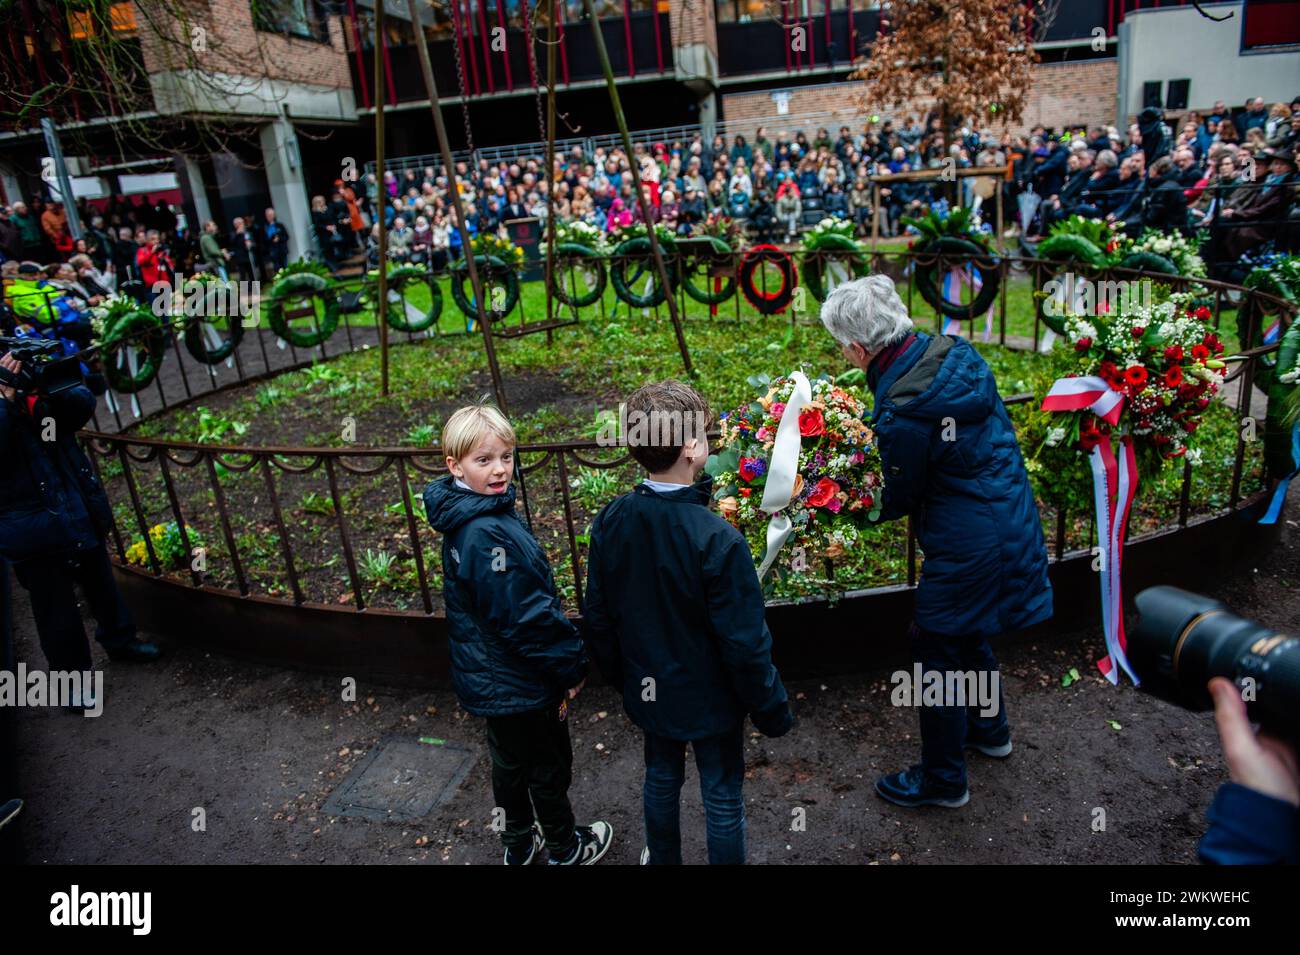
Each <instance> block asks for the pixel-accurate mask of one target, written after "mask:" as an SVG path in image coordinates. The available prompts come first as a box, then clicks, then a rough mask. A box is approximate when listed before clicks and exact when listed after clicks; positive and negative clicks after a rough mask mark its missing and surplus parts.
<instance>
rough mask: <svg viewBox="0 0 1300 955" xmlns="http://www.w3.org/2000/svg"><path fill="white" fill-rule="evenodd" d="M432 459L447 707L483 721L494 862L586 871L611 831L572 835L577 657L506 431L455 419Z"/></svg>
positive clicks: (578, 646)
mask: <svg viewBox="0 0 1300 955" xmlns="http://www.w3.org/2000/svg"><path fill="white" fill-rule="evenodd" d="M442 449H443V453H444V454H446V456H447V468H448V470H449V471H451V474H450V475H449V476H448V477H445V478H442V479H440V480H437V481H431V482H430V483H429V485H428V487H426V488H425V490H424V508H425V513H426V514H427V515H428V518H429V523H430V524H432V525H433V528H434V530H436V531H438V532H439V533H440V534H442V535H443V537H442V569H443V579H444V584H443V597H444V600H445V601H446V605H447V624H448V628H449V630H450V634H451V669H452V682H453V684H454V686H455V688H456V696H457V697H458V698H459V699H460V705H461V706H462V707H464V708H465V709H466V710H467V711H469V712H470V713H473V714H474V715H475V716H482V717H486V719H487V737H488V749H489V751H490V752H491V754H492V793H493V796H494V798H495V799H496V804H497V807H498V808H499V809H502V810H504V811H505V829H504V831H502V833H501V841H502V842H503V843H504V844H505V847H506V851H505V863H506V865H529V864H531V863H532V862H533V861H534V859H535V858H536V857H537V853H538V852H539V851H540V850H541V848H542V843H543V841H544V842H545V845H546V848H547V849H548V851H549V855H550V864H551V865H591V864H593V863H595V862H597V861H598V860H599V859H600V858H601V857H602V856H603V855H604V854H605V852H606V851H608V849H609V845H610V840H611V838H612V837H613V829H611V828H610V826H609V824H608V823H605V822H595V823H592V824H591V825H590V826H575V825H574V819H573V810H572V808H571V807H570V806H569V795H568V791H569V783H570V781H571V780H572V768H573V747H572V745H571V744H570V742H569V724H568V723H567V722H566V721H565V716H566V714H567V710H568V703H569V700H571V699H573V698H574V697H576V696H577V695H578V691H579V690H581V689H582V685H583V683H584V682H586V674H587V654H586V652H585V650H584V649H583V645H582V638H581V637H580V636H579V635H578V631H577V629H576V628H575V627H574V626H573V624H572V623H571V622H570V621H569V619H568V617H566V616H565V615H564V608H563V606H562V605H561V603H560V598H559V597H558V595H557V594H556V592H555V582H554V580H553V579H552V577H551V566H550V564H549V563H548V562H547V560H546V554H545V553H543V552H542V548H541V546H540V545H539V544H538V543H537V540H536V539H535V538H534V537H533V535H532V534H530V533H529V532H528V529H527V528H526V527H524V524H523V522H522V521H521V520H520V519H519V516H518V514H517V513H516V512H515V489H514V486H513V485H512V484H511V483H510V478H511V475H512V473H513V470H514V454H515V432H514V429H513V428H512V427H511V426H510V422H509V421H507V420H506V418H505V416H504V415H502V414H501V412H500V411H498V410H497V409H495V408H492V407H489V406H484V405H476V406H471V407H468V408H461V409H460V410H459V411H457V412H456V413H455V414H453V415H452V416H451V417H450V418H449V419H448V420H447V424H446V427H444V428H443V431H442ZM539 830H540V831H539Z"/></svg>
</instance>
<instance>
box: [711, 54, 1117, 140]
mask: <svg viewBox="0 0 1300 955" xmlns="http://www.w3.org/2000/svg"><path fill="white" fill-rule="evenodd" d="M1118 75H1119V66H1118V64H1117V62H1116V61H1115V60H1094V61H1090V62H1084V63H1052V64H1040V65H1039V66H1036V67H1035V68H1034V85H1033V88H1032V89H1031V90H1030V92H1029V98H1028V101H1027V102H1026V104H1025V111H1024V115H1023V116H1022V117H1021V121H1020V122H1019V123H1018V124H1016V125H1015V126H1013V127H1011V128H1012V131H1013V132H1021V131H1027V130H1028V129H1029V128H1030V127H1031V126H1033V125H1035V124H1036V123H1042V124H1043V125H1044V126H1054V127H1056V128H1057V129H1060V128H1061V127H1062V126H1064V125H1067V124H1070V125H1073V124H1075V123H1084V124H1087V125H1089V126H1093V125H1110V124H1111V123H1113V122H1114V121H1115V97H1116V89H1117V84H1118ZM865 92H866V85H865V84H864V83H862V82H860V81H857V82H840V83H824V84H816V85H812V86H798V87H793V88H790V89H789V93H790V106H789V110H790V111H789V114H788V115H786V116H782V117H779V118H776V103H775V102H774V101H773V100H772V91H771V90H760V91H755V92H747V93H724V94H723V95H722V118H723V119H724V120H725V121H726V122H728V123H731V122H733V121H737V120H741V121H743V120H751V119H752V120H754V121H756V122H757V121H759V120H769V125H770V126H771V127H772V129H771V130H770V131H771V132H773V133H775V132H776V131H777V130H778V129H780V128H783V127H788V128H789V130H790V131H791V132H794V131H795V130H796V129H801V128H802V129H804V131H805V132H807V133H808V134H809V135H811V134H812V133H813V132H814V131H815V128H816V127H817V126H826V127H828V128H830V130H831V134H832V136H833V135H834V133H835V128H836V127H838V126H839V125H841V124H847V125H849V126H853V127H854V128H855V130H856V128H857V126H858V125H859V124H860V122H861V120H862V118H863V117H864V116H866V115H867V113H866V112H865V111H864V109H863V103H864V100H866V97H865V96H864V94H865ZM929 107H930V103H929V102H928V101H923V100H918V101H915V102H912V103H909V104H907V106H906V107H905V108H904V109H901V110H900V109H898V108H893V109H891V108H889V107H887V106H879V105H874V104H873V105H871V106H870V107H869V108H870V109H871V110H872V111H873V112H878V113H879V114H880V115H881V116H882V117H884V118H890V117H893V118H894V119H895V120H896V125H897V121H898V120H902V119H904V118H905V117H906V116H907V115H908V114H915V115H916V116H917V117H918V118H922V117H923V116H924V114H925V112H926V111H927V110H928V109H929ZM826 112H830V113H832V115H831V116H820V115H819V114H823V113H826ZM802 117H807V118H808V119H807V122H806V123H805V122H803V121H802ZM808 126H811V127H813V128H811V129H810V128H807V127H808ZM993 128H995V129H997V127H996V126H995V127H993Z"/></svg>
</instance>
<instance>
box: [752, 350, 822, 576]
mask: <svg viewBox="0 0 1300 955" xmlns="http://www.w3.org/2000/svg"><path fill="white" fill-rule="evenodd" d="M790 377H791V378H792V379H793V380H794V390H793V391H792V392H791V393H790V397H789V398H788V399H787V400H786V403H785V410H784V411H782V412H781V423H780V424H778V425H777V428H776V441H775V442H774V443H773V445H772V458H771V460H770V461H769V462H768V466H767V482H766V483H765V484H764V486H763V500H762V502H761V503H760V504H759V509H760V510H762V511H764V512H765V513H767V514H770V515H771V517H770V518H769V519H768V522H767V552H766V553H765V554H764V555H763V562H762V563H761V564H760V565H759V567H758V579H759V580H762V579H763V578H765V577H766V576H767V574H768V571H770V570H771V569H772V564H773V563H774V562H775V561H776V557H777V554H779V553H780V552H781V548H782V547H784V546H785V542H786V541H787V540H788V539H789V537H790V534H791V532H792V531H793V530H794V524H793V522H792V521H791V520H790V518H789V516H787V515H786V514H784V513H782V512H783V511H784V510H785V509H786V507H788V506H789V504H790V502H791V500H793V499H794V485H795V479H796V478H797V477H798V476H799V449H800V445H801V444H802V441H803V436H802V435H801V434H800V433H799V413H800V412H801V411H802V410H803V408H804V405H806V404H808V403H809V402H810V401H812V385H810V384H809V383H808V376H807V375H805V374H804V373H803V372H802V371H796V372H794V373H793V374H791V375H790Z"/></svg>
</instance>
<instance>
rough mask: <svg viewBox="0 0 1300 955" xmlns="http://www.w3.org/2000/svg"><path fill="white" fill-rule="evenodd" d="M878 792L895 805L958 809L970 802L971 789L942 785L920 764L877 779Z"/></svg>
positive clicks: (881, 796) (882, 797)
mask: <svg viewBox="0 0 1300 955" xmlns="http://www.w3.org/2000/svg"><path fill="white" fill-rule="evenodd" d="M876 793H877V795H879V796H880V798H881V799H884V800H886V801H888V802H892V803H893V804H894V805H895V806H906V807H908V808H911V807H913V806H943V807H945V808H947V809H956V808H958V807H959V806H964V805H966V803H968V802H970V790H969V789H967V788H965V787H963V788H962V789H961V790H957V789H955V788H953V787H948V786H940V785H938V784H936V783H934V782H932V781H930V780H929V779H927V778H926V776H925V773H923V772H922V771H921V767H920V766H913V767H912V768H911V769H905V770H903V771H902V772H901V773H894V774H892V775H889V776H881V777H880V778H879V779H877V780H876Z"/></svg>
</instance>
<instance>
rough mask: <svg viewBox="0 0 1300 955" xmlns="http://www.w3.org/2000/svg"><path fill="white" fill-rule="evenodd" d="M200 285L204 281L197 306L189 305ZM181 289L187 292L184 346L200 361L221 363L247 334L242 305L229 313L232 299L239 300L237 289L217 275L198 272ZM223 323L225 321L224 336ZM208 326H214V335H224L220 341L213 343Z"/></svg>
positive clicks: (208, 363) (231, 353)
mask: <svg viewBox="0 0 1300 955" xmlns="http://www.w3.org/2000/svg"><path fill="white" fill-rule="evenodd" d="M197 285H203V286H204V288H203V289H202V290H201V293H202V297H201V298H200V299H199V300H198V301H197V303H196V304H198V305H199V307H198V308H197V309H196V308H191V307H190V302H191V297H190V296H191V294H192V292H193V290H194V288H195V286H197ZM182 291H183V293H184V294H185V313H186V317H185V335H184V338H185V350H186V351H188V352H189V353H190V354H191V355H193V356H194V360H195V361H197V362H200V363H201V364H204V365H219V364H220V363H221V362H223V361H225V360H226V359H227V358H229V357H230V356H231V355H233V354H234V353H235V349H236V348H238V347H239V343H240V342H241V341H243V338H244V317H243V316H242V315H240V314H239V308H238V307H237V308H235V310H234V314H233V315H232V314H230V304H231V302H232V301H234V302H236V304H238V298H237V292H236V290H235V288H234V286H232V285H230V284H229V283H227V282H222V281H220V280H219V279H216V278H215V277H214V278H208V279H200V278H199V277H198V276H195V277H194V279H191V280H190V282H187V283H186V285H185V286H184V288H183V289H182ZM222 324H224V325H225V334H224V336H223V335H222V329H221V326H222ZM207 328H211V329H213V330H214V331H215V332H216V336H215V337H218V338H220V339H221V343H220V344H219V345H215V346H214V345H213V344H212V343H211V340H212V337H213V336H212V334H211V333H210V332H208V331H206V330H205V329H207Z"/></svg>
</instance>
